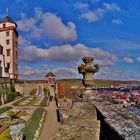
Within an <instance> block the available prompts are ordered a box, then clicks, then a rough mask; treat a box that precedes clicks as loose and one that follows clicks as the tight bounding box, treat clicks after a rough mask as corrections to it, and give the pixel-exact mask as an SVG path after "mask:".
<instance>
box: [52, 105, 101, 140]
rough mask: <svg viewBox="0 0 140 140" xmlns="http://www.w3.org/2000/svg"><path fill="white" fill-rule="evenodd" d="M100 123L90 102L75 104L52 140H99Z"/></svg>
mask: <svg viewBox="0 0 140 140" xmlns="http://www.w3.org/2000/svg"><path fill="white" fill-rule="evenodd" d="M99 137H100V121H99V120H97V114H96V109H95V108H93V106H92V105H91V104H90V103H88V102H75V103H74V104H73V106H72V108H71V109H70V110H69V112H68V118H67V119H64V122H63V125H62V126H61V127H60V129H59V131H58V132H57V133H56V135H55V136H54V137H53V139H52V140H60V139H63V140H78V139H79V140H99Z"/></svg>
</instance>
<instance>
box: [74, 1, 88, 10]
mask: <svg viewBox="0 0 140 140" xmlns="http://www.w3.org/2000/svg"><path fill="white" fill-rule="evenodd" d="M74 7H75V8H76V9H88V8H89V5H88V4H87V3H81V2H77V3H75V4H74Z"/></svg>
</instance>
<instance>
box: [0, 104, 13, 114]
mask: <svg viewBox="0 0 140 140" xmlns="http://www.w3.org/2000/svg"><path fill="white" fill-rule="evenodd" d="M10 109H12V107H10V106H6V107H3V108H1V109H0V114H1V113H4V112H5V111H8V110H10Z"/></svg>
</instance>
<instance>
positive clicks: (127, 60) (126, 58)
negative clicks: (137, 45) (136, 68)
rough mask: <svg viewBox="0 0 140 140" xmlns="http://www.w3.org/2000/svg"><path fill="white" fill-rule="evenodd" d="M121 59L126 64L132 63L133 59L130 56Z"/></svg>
mask: <svg viewBox="0 0 140 140" xmlns="http://www.w3.org/2000/svg"><path fill="white" fill-rule="evenodd" d="M123 60H124V62H125V63H127V64H132V63H133V59H132V58H129V57H125V58H124V59H123Z"/></svg>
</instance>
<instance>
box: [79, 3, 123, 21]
mask: <svg viewBox="0 0 140 140" xmlns="http://www.w3.org/2000/svg"><path fill="white" fill-rule="evenodd" d="M120 10H121V8H120V7H119V6H118V5H117V4H116V3H103V7H101V8H96V9H94V10H92V9H90V8H89V9H88V10H87V11H85V12H83V13H82V14H81V17H82V18H84V19H86V20H87V21H88V22H96V21H98V20H100V19H101V18H103V16H104V15H105V14H106V13H108V12H119V11H120Z"/></svg>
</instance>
